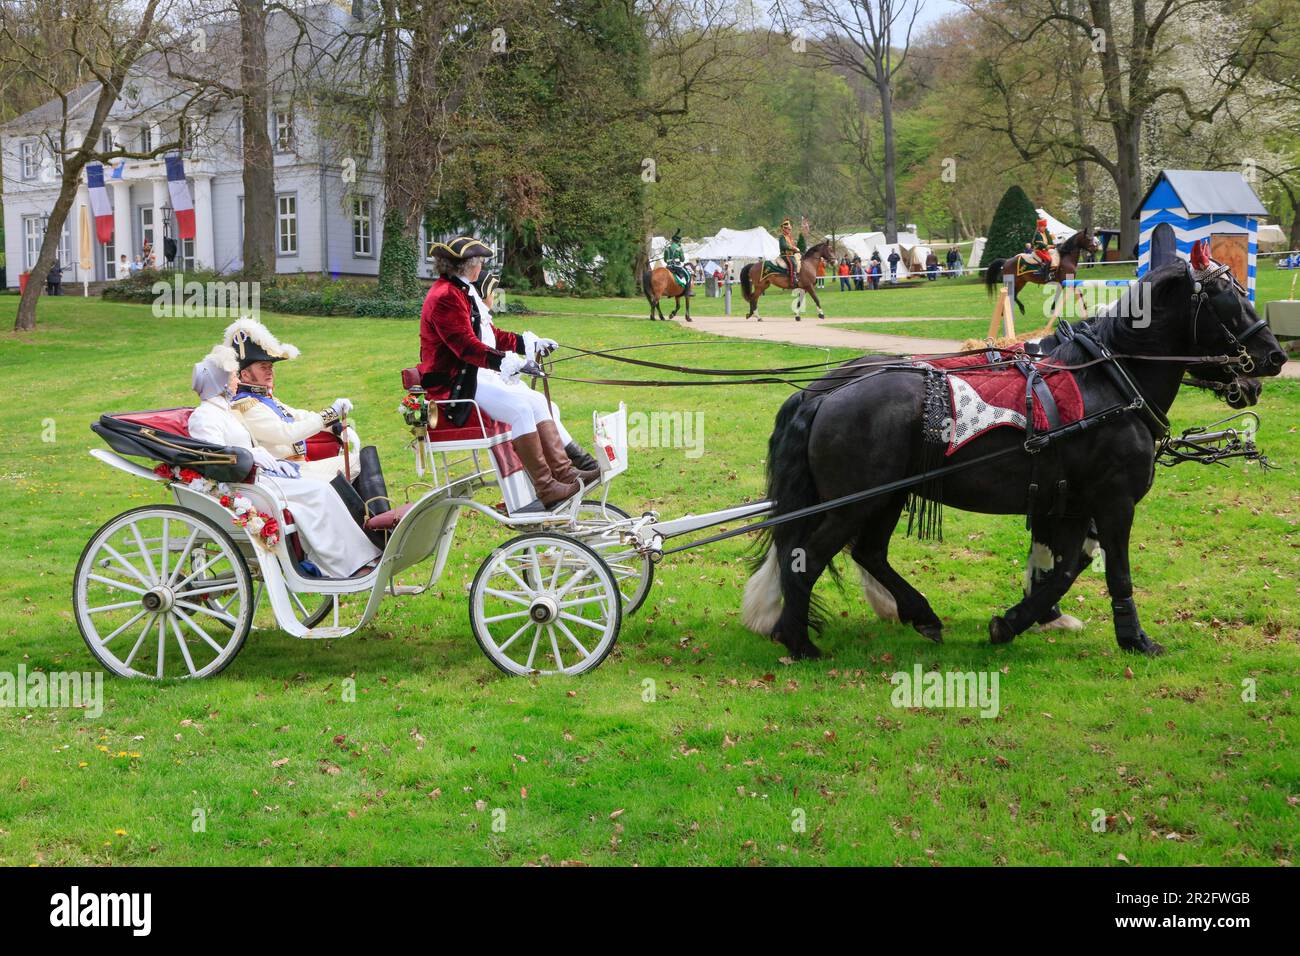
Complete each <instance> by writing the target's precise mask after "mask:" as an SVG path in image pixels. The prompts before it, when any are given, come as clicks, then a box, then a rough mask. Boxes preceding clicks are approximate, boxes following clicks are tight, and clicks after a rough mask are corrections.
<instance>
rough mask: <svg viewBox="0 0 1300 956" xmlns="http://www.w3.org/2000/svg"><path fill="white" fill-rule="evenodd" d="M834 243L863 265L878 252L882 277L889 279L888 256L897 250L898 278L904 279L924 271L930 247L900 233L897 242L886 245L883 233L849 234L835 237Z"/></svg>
mask: <svg viewBox="0 0 1300 956" xmlns="http://www.w3.org/2000/svg"><path fill="white" fill-rule="evenodd" d="M835 239H836V242H838V243H839V244H840V245H841V246H843V247H844V248H845V249H847V250H848V252H849V255H850V256H861V257H862V261H863V263H867V262H869V261H870V259H871V254H872V253H873V252H876V251H877V250H878V251H879V252H880V263H881V269H882V270H883V272H882V276H883V277H884V278H886V279H888V278H889V276H890V272H889V254H890V253H891V252H893V251H894V250H895V249H897V250H898V255H899V260H900V261H899V263H898V278H900V279H906V278H907V277H908V276H909V275H910V274H911V273H913V272H923V271H924V270H925V260H926V257H928V256H929V255H930V247H929V246H927V245H924V244H923V243H922V242H921V240H920V239H919V238H917V235H916V233H913V232H900V233H899V234H898V242H896V243H893V244H891V243H888V242H886V241H885V234H884V233H883V232H851V233H849V234H848V235H846V236H836V237H835Z"/></svg>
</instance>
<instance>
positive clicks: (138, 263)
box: [131, 256, 144, 275]
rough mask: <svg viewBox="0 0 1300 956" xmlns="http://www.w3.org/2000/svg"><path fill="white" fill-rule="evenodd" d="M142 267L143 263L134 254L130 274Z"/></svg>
mask: <svg viewBox="0 0 1300 956" xmlns="http://www.w3.org/2000/svg"><path fill="white" fill-rule="evenodd" d="M143 268H144V263H143V262H141V261H140V257H139V256H136V257H135V261H134V262H132V263H131V275H135V274H136V273H137V272H139V271H140V270H141V269H143Z"/></svg>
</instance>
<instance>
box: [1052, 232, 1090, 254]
mask: <svg viewBox="0 0 1300 956" xmlns="http://www.w3.org/2000/svg"><path fill="white" fill-rule="evenodd" d="M1085 233H1086V230H1084V229H1080V230H1079V231H1078V232H1075V233H1071V234H1070V235H1068V236H1066V237H1065V238H1064V239H1062V240H1061V241H1060V242H1059V243H1057V245H1056V248H1057V249H1058V250H1060V251H1061V252H1069V251H1070V250H1071V249H1078V250H1080V251H1082V248H1083V247H1082V245H1081V244H1082V242H1083V236H1084V234H1085Z"/></svg>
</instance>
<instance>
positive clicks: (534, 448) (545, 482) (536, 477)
mask: <svg viewBox="0 0 1300 956" xmlns="http://www.w3.org/2000/svg"><path fill="white" fill-rule="evenodd" d="M510 444H511V445H513V446H514V449H515V453H516V454H517V455H518V456H519V460H520V461H522V462H523V463H524V468H525V470H527V472H528V477H529V478H531V479H532V480H533V490H534V491H536V492H537V500H538V501H540V502H541V503H542V506H543V507H546V508H550V507H551V506H552V505H555V504H559V503H560V502H561V501H566V500H568V499H569V498H572V497H573V496H574V495H576V494H577V493H578V483H577V482H576V481H573V482H564V481H557V480H556V478H555V474H554V473H553V472H552V471H551V466H550V465H548V464H547V463H546V457H547V456H546V454H545V452H543V451H542V447H543V446H542V439H541V436H540V435H539V434H538V433H537V432H531V433H529V434H527V435H520V436H519V437H518V438H516V439H514V441H512V442H511V443H510Z"/></svg>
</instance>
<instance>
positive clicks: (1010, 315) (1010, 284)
mask: <svg viewBox="0 0 1300 956" xmlns="http://www.w3.org/2000/svg"><path fill="white" fill-rule="evenodd" d="M1015 300H1016V279H1015V276H1008V277H1007V279H1006V287H1005V288H1004V289H1003V294H1002V301H1003V302H1004V303H1005V311H1004V312H1003V313H1002V331H1003V334H1004V335H1006V337H1007V338H1009V339H1014V338H1015V337H1016V316H1015V309H1014V303H1015Z"/></svg>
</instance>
